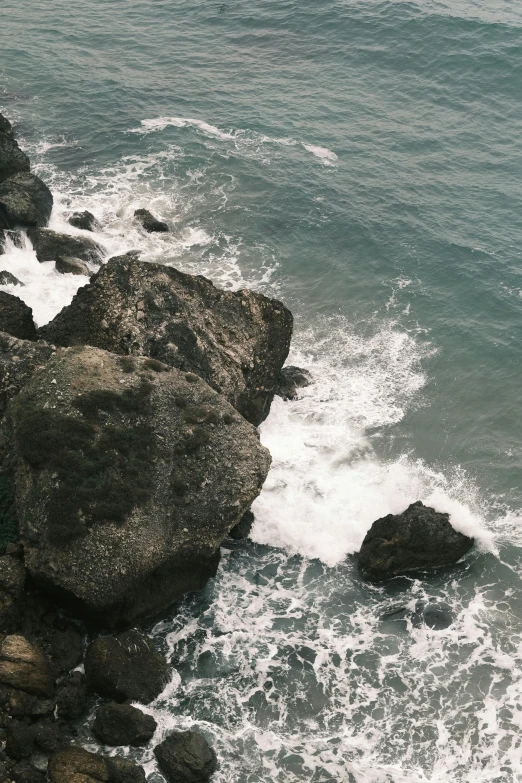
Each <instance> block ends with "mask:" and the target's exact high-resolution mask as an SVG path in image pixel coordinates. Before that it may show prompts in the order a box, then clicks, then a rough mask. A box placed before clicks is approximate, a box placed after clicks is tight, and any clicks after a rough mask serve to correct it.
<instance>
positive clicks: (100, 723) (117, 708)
mask: <svg viewBox="0 0 522 783" xmlns="http://www.w3.org/2000/svg"><path fill="white" fill-rule="evenodd" d="M92 731H93V734H94V735H95V737H97V739H98V740H99V741H100V742H102V743H103V744H104V745H133V746H138V745H145V744H146V743H147V742H148V741H149V740H150V739H151V737H152V736H153V734H154V732H155V731H156V721H155V720H154V718H153V717H152V715H146V714H145V713H144V712H142V711H141V710H139V709H137V707H132V706H131V705H130V704H115V703H114V702H113V703H111V704H103V705H102V706H101V707H99V708H98V709H97V710H96V717H95V719H94V723H93V724H92Z"/></svg>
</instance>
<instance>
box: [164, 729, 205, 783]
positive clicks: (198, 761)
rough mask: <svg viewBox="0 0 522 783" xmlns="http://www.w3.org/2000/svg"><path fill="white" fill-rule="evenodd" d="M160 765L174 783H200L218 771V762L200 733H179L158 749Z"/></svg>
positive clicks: (170, 736)
mask: <svg viewBox="0 0 522 783" xmlns="http://www.w3.org/2000/svg"><path fill="white" fill-rule="evenodd" d="M154 755H155V756H156V759H157V761H158V766H159V768H160V769H161V771H162V772H163V774H164V775H165V777H166V778H167V780H168V781H169V782H170V783H199V781H204V780H208V779H209V778H210V776H211V775H212V774H213V773H214V772H215V771H216V768H217V759H216V754H215V753H214V750H213V749H212V748H211V747H210V745H209V744H208V742H207V740H206V739H205V737H204V736H203V735H202V734H200V733H199V732H197V731H175V732H173V733H172V734H169V736H168V737H167V738H166V739H165V740H163V742H161V743H160V744H159V745H157V746H156V747H155V748H154Z"/></svg>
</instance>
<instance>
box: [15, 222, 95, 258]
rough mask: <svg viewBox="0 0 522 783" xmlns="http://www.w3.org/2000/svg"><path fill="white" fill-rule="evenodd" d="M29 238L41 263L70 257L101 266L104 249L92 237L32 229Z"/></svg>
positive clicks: (44, 229)
mask: <svg viewBox="0 0 522 783" xmlns="http://www.w3.org/2000/svg"><path fill="white" fill-rule="evenodd" d="M27 236H28V237H29V239H30V240H31V243H32V245H33V248H34V250H35V252H36V257H37V259H38V261H39V262H40V263H43V262H45V261H56V259H57V258H60V257H65V258H69V257H70V258H77V259H79V260H80V261H90V263H91V264H101V261H102V258H103V248H102V247H101V246H100V245H99V244H98V243H97V242H95V241H94V239H90V237H73V236H70V235H69V234H59V233H58V232H57V231H51V229H49V228H30V229H29V230H28V231H27Z"/></svg>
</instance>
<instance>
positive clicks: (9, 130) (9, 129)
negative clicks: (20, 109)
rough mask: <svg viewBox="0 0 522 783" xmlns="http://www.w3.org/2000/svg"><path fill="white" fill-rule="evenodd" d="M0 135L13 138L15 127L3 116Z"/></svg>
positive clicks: (0, 120)
mask: <svg viewBox="0 0 522 783" xmlns="http://www.w3.org/2000/svg"><path fill="white" fill-rule="evenodd" d="M0 133H5V134H6V135H7V136H13V135H14V134H13V126H12V125H11V123H10V122H9V120H8V119H7V117H5V116H4V115H3V114H0Z"/></svg>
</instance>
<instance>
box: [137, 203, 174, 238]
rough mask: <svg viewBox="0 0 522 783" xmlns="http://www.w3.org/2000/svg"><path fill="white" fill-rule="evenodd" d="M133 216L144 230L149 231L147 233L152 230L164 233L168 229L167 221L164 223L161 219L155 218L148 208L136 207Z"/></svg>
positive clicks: (150, 232)
mask: <svg viewBox="0 0 522 783" xmlns="http://www.w3.org/2000/svg"><path fill="white" fill-rule="evenodd" d="M134 217H135V218H136V220H137V221H138V223H141V225H142V226H143V228H144V229H145V231H148V232H149V234H152V233H154V232H162V233H165V232H166V231H168V230H169V227H168V225H167V223H164V222H163V221H162V220H158V218H155V217H154V215H153V214H152V213H151V212H149V210H148V209H137V210H136V211H135V213H134Z"/></svg>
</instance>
